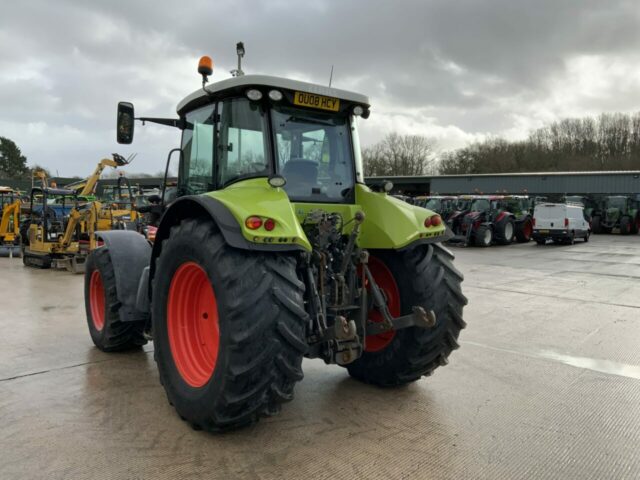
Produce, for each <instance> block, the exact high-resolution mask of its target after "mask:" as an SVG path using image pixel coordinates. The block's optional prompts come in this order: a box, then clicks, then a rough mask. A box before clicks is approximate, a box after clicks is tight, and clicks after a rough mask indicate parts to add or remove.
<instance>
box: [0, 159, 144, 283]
mask: <svg viewBox="0 0 640 480" xmlns="http://www.w3.org/2000/svg"><path fill="white" fill-rule="evenodd" d="M128 163H129V161H128V160H127V159H125V158H124V157H122V156H120V155H118V154H113V158H107V159H103V160H101V161H100V162H98V164H97V166H96V168H95V170H94V172H93V173H92V174H91V175H90V176H89V177H87V178H86V179H84V180H82V181H80V182H77V183H76V184H73V185H69V186H67V187H66V188H56V187H51V186H49V185H48V183H47V182H46V180H45V179H43V181H42V186H35V187H34V188H32V190H31V193H30V195H29V196H26V197H25V196H24V195H20V194H19V193H18V192H16V191H14V190H11V189H8V188H4V187H0V200H1V204H2V208H1V212H2V219H1V221H0V256H22V257H23V262H24V264H25V265H26V266H29V267H36V268H51V267H57V268H65V269H67V270H69V271H72V272H82V271H83V270H84V263H85V261H86V258H87V256H88V254H89V252H90V251H92V250H93V249H95V248H96V247H97V246H98V245H99V242H98V240H97V235H96V233H97V232H99V231H105V230H135V231H139V232H141V233H145V232H146V230H147V225H146V220H147V218H146V217H147V216H148V215H145V214H143V213H142V212H144V211H146V210H149V208H150V207H149V206H148V205H146V206H142V207H139V206H137V203H147V204H148V203H149V202H148V201H146V198H143V197H144V195H142V194H140V195H137V194H134V191H133V189H132V188H131V185H130V184H129V181H128V179H127V178H126V177H125V176H120V177H119V178H118V181H117V182H116V185H115V186H113V187H112V188H111V189H110V190H108V191H106V192H105V194H104V195H103V197H102V198H101V199H98V198H97V197H96V196H95V187H96V184H97V182H98V180H99V178H100V175H101V174H102V172H103V170H104V169H105V168H107V167H112V168H118V167H122V166H125V165H127V164H128ZM143 200H145V202H143ZM145 209H146V210H145Z"/></svg>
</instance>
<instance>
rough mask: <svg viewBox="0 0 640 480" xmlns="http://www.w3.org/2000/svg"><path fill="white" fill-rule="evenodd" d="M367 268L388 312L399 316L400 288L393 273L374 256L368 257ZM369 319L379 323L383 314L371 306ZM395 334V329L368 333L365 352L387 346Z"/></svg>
mask: <svg viewBox="0 0 640 480" xmlns="http://www.w3.org/2000/svg"><path fill="white" fill-rule="evenodd" d="M369 270H370V271H371V275H372V276H373V279H374V280H375V281H376V284H377V285H378V288H380V289H381V290H382V291H383V292H384V295H385V297H386V299H387V307H388V308H389V312H390V313H391V315H392V316H393V317H399V316H400V290H399V289H398V284H397V283H396V280H395V279H394V278H393V274H392V273H391V271H390V270H389V269H388V268H387V266H386V265H385V264H384V263H382V261H381V260H378V259H377V258H376V257H370V258H369ZM367 290H369V286H368V285H367ZM369 320H370V321H372V322H375V323H380V322H382V321H383V316H382V313H380V311H379V310H378V309H377V308H375V307H373V306H372V307H371V309H370V310H369ZM395 336H396V332H395V330H391V331H388V332H384V333H379V334H377V335H368V336H367V338H366V342H365V345H366V346H365V348H364V351H365V352H378V351H380V350H382V349H384V348H385V347H387V346H388V345H389V344H390V343H391V341H392V340H393V337H395Z"/></svg>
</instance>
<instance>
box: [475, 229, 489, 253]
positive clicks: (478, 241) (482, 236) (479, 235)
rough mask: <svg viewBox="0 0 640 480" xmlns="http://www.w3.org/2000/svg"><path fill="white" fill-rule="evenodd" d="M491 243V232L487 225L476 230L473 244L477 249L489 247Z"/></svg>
mask: <svg viewBox="0 0 640 480" xmlns="http://www.w3.org/2000/svg"><path fill="white" fill-rule="evenodd" d="M492 241H493V230H491V227H489V226H488V225H480V226H479V227H478V229H477V230H476V233H475V237H474V243H475V245H476V246H478V247H485V248H486V247H490V246H491V242H492Z"/></svg>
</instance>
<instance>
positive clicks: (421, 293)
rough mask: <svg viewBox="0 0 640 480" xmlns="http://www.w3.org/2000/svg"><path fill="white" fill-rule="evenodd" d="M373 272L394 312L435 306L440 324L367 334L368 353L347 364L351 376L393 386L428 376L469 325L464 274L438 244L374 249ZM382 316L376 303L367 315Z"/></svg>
mask: <svg viewBox="0 0 640 480" xmlns="http://www.w3.org/2000/svg"><path fill="white" fill-rule="evenodd" d="M371 254H372V262H371V273H372V275H373V276H374V279H375V280H376V283H378V286H379V287H380V288H381V289H382V290H383V292H384V294H385V298H387V305H388V307H389V310H390V312H391V314H392V315H394V316H399V315H406V314H409V313H411V312H412V307H414V306H421V307H423V308H424V309H425V310H433V312H434V313H435V316H436V325H435V327H433V328H430V329H422V328H418V327H409V328H405V329H402V330H398V331H391V332H386V333H383V334H379V335H375V336H368V337H366V338H365V351H364V353H363V354H362V356H361V357H360V358H359V359H357V360H356V361H355V362H353V363H351V364H349V365H347V369H348V371H349V374H350V375H351V376H352V377H354V378H356V379H358V380H361V381H363V382H366V383H371V384H375V385H379V386H384V387H389V386H396V385H403V384H406V383H409V382H413V381H415V380H418V379H419V378H420V377H422V376H423V375H424V376H428V375H431V374H432V373H433V371H434V370H435V369H436V368H438V367H439V366H443V365H446V364H447V363H448V357H449V355H450V354H451V352H452V351H453V350H455V349H456V348H458V342H457V339H458V335H459V334H460V330H462V329H463V328H464V327H465V326H466V324H465V322H464V320H463V319H462V309H463V307H464V305H466V303H467V299H466V297H465V296H464V295H463V294H462V289H461V283H462V280H463V276H462V274H461V273H460V272H459V271H458V270H456V268H455V267H454V266H453V258H454V257H453V255H452V254H451V252H449V251H448V250H447V249H445V248H444V247H442V246H441V245H440V244H431V245H427V246H419V247H416V248H413V249H411V250H409V251H406V252H390V251H372V252H371ZM380 315H381V314H380V313H379V312H378V311H377V310H376V309H375V308H374V307H372V309H371V311H370V312H369V319H370V320H371V321H374V322H375V321H376V320H377V319H378V317H379V316H380Z"/></svg>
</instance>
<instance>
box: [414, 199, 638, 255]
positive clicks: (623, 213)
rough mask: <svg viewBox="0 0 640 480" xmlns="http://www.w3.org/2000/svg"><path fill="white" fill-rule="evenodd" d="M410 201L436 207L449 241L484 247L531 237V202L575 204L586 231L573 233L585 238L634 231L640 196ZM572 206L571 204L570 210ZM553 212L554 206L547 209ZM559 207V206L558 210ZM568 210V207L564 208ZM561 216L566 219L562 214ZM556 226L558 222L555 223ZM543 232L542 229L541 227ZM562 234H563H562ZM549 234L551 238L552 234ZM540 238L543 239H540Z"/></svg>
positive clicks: (533, 219)
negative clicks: (594, 234) (448, 231)
mask: <svg viewBox="0 0 640 480" xmlns="http://www.w3.org/2000/svg"><path fill="white" fill-rule="evenodd" d="M411 201H412V203H414V204H416V205H419V206H422V207H425V208H428V209H430V210H434V211H436V212H438V213H439V214H440V215H441V216H442V218H443V219H444V221H445V222H446V223H447V225H448V226H449V228H450V229H451V230H452V232H453V234H454V236H453V238H452V239H451V240H450V243H456V244H461V245H464V246H466V245H476V246H480V247H488V246H490V245H492V244H501V245H508V244H510V243H512V242H514V241H516V242H518V243H524V242H528V241H530V240H531V239H534V240H541V238H542V237H540V236H539V235H538V236H537V238H534V237H535V236H536V235H534V232H536V231H537V230H540V229H539V228H538V229H536V218H535V216H534V209H535V206H536V205H541V204H545V205H573V206H574V207H576V206H577V207H579V208H580V209H581V211H582V213H581V215H582V217H583V218H584V221H585V222H586V224H587V227H586V229H587V230H586V233H584V232H583V229H582V226H580V228H578V230H576V232H574V233H575V235H574V236H575V237H577V238H584V237H585V236H586V239H588V235H589V234H590V233H612V232H614V231H616V232H619V233H620V234H622V235H628V234H636V233H638V231H639V230H640V209H639V205H638V204H639V201H638V199H637V198H634V197H632V196H621V195H617V196H604V197H600V198H594V197H592V196H586V195H585V196H577V195H576V196H565V197H564V198H562V199H560V203H551V202H548V201H547V198H546V197H529V196H527V195H459V196H452V195H449V196H447V195H434V196H424V197H415V198H413V199H411ZM574 210H575V208H572V209H571V214H572V215H573V214H574V213H573V212H574ZM550 211H553V210H550ZM557 211H558V212H559V210H557ZM567 211H569V210H567ZM563 220H570V219H569V218H568V217H563ZM556 226H558V225H556ZM558 227H559V228H560V229H561V230H560V233H558V234H557V235H556V234H555V233H554V235H553V238H554V239H556V240H557V239H559V238H560V237H562V240H563V241H564V240H567V241H569V240H570V239H571V229H569V230H568V232H569V233H566V232H565V233H566V235H564V234H562V233H561V232H562V231H565V230H567V229H564V230H562V228H563V227H565V225H560V226H558ZM542 230H543V233H542V235H543V236H544V235H546V233H548V232H545V230H548V229H546V228H544V229H542ZM563 235H564V236H563ZM549 238H552V237H551V236H550V237H549ZM541 242H542V243H543V240H541ZM541 242H539V243H541Z"/></svg>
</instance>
